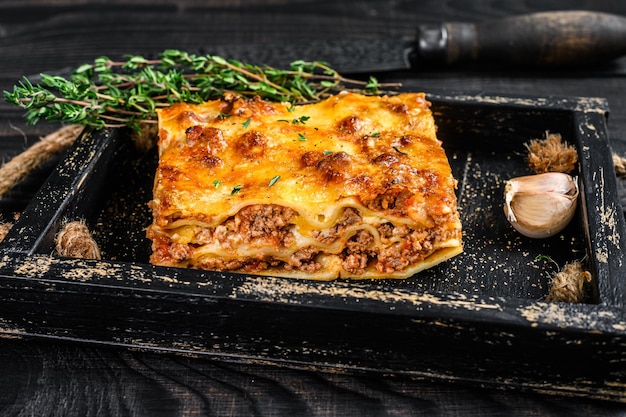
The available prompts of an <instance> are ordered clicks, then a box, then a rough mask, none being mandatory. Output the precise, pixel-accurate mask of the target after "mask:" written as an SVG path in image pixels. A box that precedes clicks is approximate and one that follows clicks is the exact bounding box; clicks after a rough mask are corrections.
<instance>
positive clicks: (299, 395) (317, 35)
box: [0, 0, 626, 416]
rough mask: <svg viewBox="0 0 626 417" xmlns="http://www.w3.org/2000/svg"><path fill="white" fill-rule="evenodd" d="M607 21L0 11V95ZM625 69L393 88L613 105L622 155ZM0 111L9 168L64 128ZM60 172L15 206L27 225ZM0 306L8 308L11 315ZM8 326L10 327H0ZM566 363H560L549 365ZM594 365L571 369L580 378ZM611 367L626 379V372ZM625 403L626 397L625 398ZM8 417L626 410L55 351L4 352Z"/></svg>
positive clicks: (503, 73) (621, 6) (590, 5)
mask: <svg viewBox="0 0 626 417" xmlns="http://www.w3.org/2000/svg"><path fill="white" fill-rule="evenodd" d="M563 9H581V10H598V11H604V12H611V13H616V14H620V15H626V3H624V2H622V1H548V0H543V1H473V2H467V1H420V2H412V1H341V2H340V1H304V0H303V1H289V2H287V1H272V0H268V1H261V0H256V1H247V2H246V1H237V2H234V1H233V2H228V1H218V0H215V1H187V2H176V1H166V0H162V1H140V0H136V1H121V0H119V1H74V2H72V1H43V0H40V1H3V2H0V89H2V90H5V89H10V88H11V87H12V86H13V84H15V82H16V81H17V80H19V78H20V77H21V76H23V75H33V74H37V73H39V72H42V71H43V72H50V71H56V70H63V69H67V68H71V67H74V66H77V65H79V64H81V63H84V62H89V61H91V60H92V59H93V58H95V57H97V56H100V55H108V56H110V57H112V58H117V57H120V56H122V55H124V54H137V53H140V54H151V53H155V52H158V51H160V50H162V49H165V48H178V49H198V48H200V49H202V48H209V47H210V46H211V45H219V46H220V47H221V48H227V47H228V46H229V45H238V44H242V43H257V44H267V45H268V47H271V45H272V44H275V43H285V42H290V43H292V44H293V45H298V43H299V42H308V41H311V40H316V39H330V40H333V39H343V38H371V39H376V38H378V37H384V36H390V35H393V36H412V35H413V34H414V32H415V28H416V26H417V25H418V24H420V23H434V22H439V21H442V20H448V21H479V20H484V19H490V18H498V17H503V16H509V15H517V14H522V13H529V12H536V11H550V10H563ZM625 67H626V65H625V64H624V60H620V61H619V62H617V63H614V64H612V65H608V66H603V67H601V68H592V69H577V68H572V69H565V70H559V71H554V70H552V71H537V70H528V69H522V68H512V69H511V68H509V69H485V68H482V67H476V66H471V67H461V68H451V69H422V70H417V71H412V72H399V73H394V74H385V75H383V78H390V79H399V80H402V81H403V82H404V84H405V85H406V86H407V87H409V88H411V89H415V90H422V91H444V92H447V93H450V94H453V93H455V92H464V93H469V94H478V93H489V94H498V93H501V94H508V95H511V94H512V95H515V94H523V95H542V96H551V95H555V96H592V97H604V98H606V99H607V100H608V103H609V106H610V116H609V123H608V129H609V137H610V141H611V146H612V148H613V151H614V152H615V153H616V154H618V155H626V134H625V133H624V132H626V82H625V79H624V74H625V71H624V68H625ZM21 116H22V113H21V111H20V110H19V109H16V108H13V107H11V106H9V105H8V104H6V103H0V136H1V138H0V155H1V156H2V158H3V160H6V159H8V158H9V157H10V156H12V155H14V154H16V153H17V152H19V151H21V150H23V149H24V148H25V147H26V146H27V145H28V144H31V143H34V142H35V141H36V140H37V139H38V138H39V137H40V136H42V135H44V134H46V133H49V132H51V131H53V130H55V129H56V128H57V127H58V126H56V125H53V124H49V123H40V124H38V125H35V126H27V125H25V123H24V121H23V120H22V117H21ZM53 166H54V163H50V164H48V165H47V166H46V167H44V168H42V169H41V170H39V171H38V172H36V173H35V174H33V175H32V176H31V177H30V178H28V179H27V180H26V181H25V182H24V183H23V184H21V185H19V186H18V187H16V189H15V190H14V191H13V192H12V193H11V195H10V197H9V198H8V199H7V198H5V199H4V200H0V208H1V209H2V212H3V214H4V215H5V216H6V215H7V213H12V212H19V211H20V210H22V209H23V207H24V206H25V204H26V203H27V202H28V201H29V198H30V197H31V196H32V194H33V193H34V192H35V191H36V190H37V188H38V186H39V185H40V184H41V181H43V179H44V178H45V176H46V174H47V173H48V172H49V171H50V170H51V169H52V167H53ZM1 297H2V296H1V295H0V308H2V307H1V306H2V301H1ZM0 325H1V323H0ZM553 354H554V355H558V354H559V353H558V352H553ZM581 360H585V358H572V366H576V362H577V361H581ZM616 366H624V364H623V363H618V364H616ZM625 395H626V394H625ZM0 413H1V414H2V415H16V416H17V415H33V416H39V415H76V416H89V415H115V416H118V415H119V416H122V415H129V416H135V415H137V416H139V415H141V416H144V415H145V416H160V415H164V416H165V415H168V416H169V415H171V416H174V415H216V416H223V415H242V416H248V415H259V416H283V415H284V416H299V415H320V416H385V415H389V416H401V415H402V416H405V415H424V416H433V415H464V416H510V415H521V416H557V415H558V416H560V415H563V416H621V415H626V405H623V404H621V405H620V404H615V403H608V402H600V401H594V400H588V399H583V398H571V397H558V396H549V395H542V394H539V393H530V392H525V391H518V390H514V389H511V388H508V389H496V388H493V387H489V388H487V387H479V386H468V385H464V384H462V383H450V382H442V381H427V380H422V379H412V378H408V377H399V376H394V375H378V374H350V373H343V374H342V373H335V372H330V371H316V370H294V369H290V368H286V367H279V366H275V365H268V364H250V363H233V362H222V361H217V360H213V359H210V358H202V357H192V356H187V355H175V354H163V353H158V352H143V351H136V350H126V349H113V348H102V347H94V346H86V345H83V344H78V343H77V344H72V343H61V342H54V341H41V340H26V339H11V338H3V339H1V340H0Z"/></svg>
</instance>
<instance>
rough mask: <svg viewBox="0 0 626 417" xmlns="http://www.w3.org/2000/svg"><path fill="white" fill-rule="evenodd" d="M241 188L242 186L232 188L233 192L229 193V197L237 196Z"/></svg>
mask: <svg viewBox="0 0 626 417" xmlns="http://www.w3.org/2000/svg"><path fill="white" fill-rule="evenodd" d="M242 188H243V185H240V184H237V185H235V186H234V187H233V190H232V191H231V192H230V195H233V194H237V193H238V192H239V191H241V189H242Z"/></svg>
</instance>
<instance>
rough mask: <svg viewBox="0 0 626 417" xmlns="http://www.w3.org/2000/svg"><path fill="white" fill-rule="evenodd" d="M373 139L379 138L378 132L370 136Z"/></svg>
mask: <svg viewBox="0 0 626 417" xmlns="http://www.w3.org/2000/svg"><path fill="white" fill-rule="evenodd" d="M370 136H371V137H373V138H378V137H380V132H372V134H371V135H370Z"/></svg>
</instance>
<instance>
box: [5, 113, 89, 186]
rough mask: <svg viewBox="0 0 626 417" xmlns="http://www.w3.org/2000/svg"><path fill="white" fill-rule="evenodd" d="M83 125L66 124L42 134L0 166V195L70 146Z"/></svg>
mask: <svg viewBox="0 0 626 417" xmlns="http://www.w3.org/2000/svg"><path fill="white" fill-rule="evenodd" d="M82 130H83V126H80V125H68V126H64V127H62V128H61V129H59V130H57V131H55V132H52V133H50V134H49V135H46V136H44V137H43V138H41V140H39V141H38V142H36V143H35V144H34V145H32V146H31V147H29V148H28V149H26V150H25V151H24V152H22V153H20V154H18V155H16V156H14V157H13V158H12V159H11V160H10V161H8V162H7V163H5V164H4V165H2V166H1V167H0V197H1V196H3V195H4V194H5V193H6V192H7V191H9V190H10V189H11V188H13V187H14V186H15V185H16V184H17V183H19V182H20V181H22V180H23V179H24V178H25V177H26V176H27V175H28V174H29V173H30V172H32V171H34V170H35V169H37V168H38V167H40V166H41V165H43V164H44V163H46V162H47V161H49V160H50V159H52V157H53V156H54V155H56V154H57V153H58V152H61V151H63V150H65V149H67V148H69V147H70V145H71V144H72V143H74V141H75V140H76V137H77V136H78V135H79V134H80V132H82Z"/></svg>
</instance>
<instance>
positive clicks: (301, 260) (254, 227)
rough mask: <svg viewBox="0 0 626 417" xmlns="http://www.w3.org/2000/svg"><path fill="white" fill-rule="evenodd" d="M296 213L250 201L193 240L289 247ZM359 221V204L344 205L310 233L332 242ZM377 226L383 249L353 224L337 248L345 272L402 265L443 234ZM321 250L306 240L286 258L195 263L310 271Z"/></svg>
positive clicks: (248, 269) (178, 249)
mask: <svg viewBox="0 0 626 417" xmlns="http://www.w3.org/2000/svg"><path fill="white" fill-rule="evenodd" d="M297 215H298V214H297V212H295V211H294V210H292V209H290V208H287V207H282V206H279V205H272V204H267V205H252V206H248V207H245V208H243V209H242V210H240V211H239V213H237V214H236V215H235V216H233V217H231V218H230V219H228V220H227V221H225V222H224V223H223V224H222V225H220V226H218V227H216V228H215V229H214V230H212V231H211V232H207V230H206V229H202V231H201V232H198V234H196V238H195V243H196V244H198V245H200V244H204V243H207V242H209V241H211V240H212V241H217V242H219V243H220V244H221V245H222V247H224V248H227V249H228V248H232V249H233V250H234V249H235V248H236V247H237V245H238V244H241V243H246V244H269V245H275V246H282V247H288V246H289V245H290V244H292V243H293V240H294V236H293V234H292V232H291V230H292V229H293V222H292V220H293V218H294V217H295V216H297ZM362 222H363V220H362V216H361V213H360V212H359V210H357V209H355V208H352V207H348V208H346V209H345V210H344V211H343V213H342V215H341V216H340V218H339V219H338V221H337V223H336V224H335V226H333V227H332V228H330V229H328V230H324V231H316V232H314V233H313V236H314V237H315V239H316V240H318V241H319V242H322V243H324V244H332V243H333V242H335V241H337V239H340V238H341V237H342V236H344V234H345V232H346V230H347V228H349V227H351V226H355V225H359V224H361V223H362ZM377 232H378V235H379V237H380V240H381V242H382V243H383V245H384V246H385V247H384V248H382V249H381V248H379V247H377V246H376V237H375V236H373V235H372V233H371V232H370V231H368V230H363V229H361V230H357V231H356V233H354V234H353V235H352V236H351V237H349V238H348V240H347V241H346V243H345V246H344V248H343V249H342V250H341V252H340V253H339V254H338V256H339V257H340V258H341V261H342V266H343V268H344V269H345V270H346V271H347V272H349V273H350V274H354V275H359V274H362V273H364V272H365V270H366V269H367V268H371V267H374V268H376V270H377V271H378V272H381V273H385V272H387V273H390V272H394V271H400V270H403V269H405V268H407V267H408V266H409V265H411V264H414V263H416V262H419V261H421V260H422V259H424V258H425V257H427V256H428V255H429V254H430V253H432V251H433V245H434V243H435V242H436V241H437V240H440V239H442V237H443V236H441V235H440V232H438V231H437V229H434V230H413V229H411V228H409V227H407V226H404V225H401V226H395V225H394V224H392V223H384V224H381V225H379V226H378V227H377ZM396 240H399V241H396ZM170 248H171V250H173V251H174V252H177V253H176V254H172V255H174V256H173V257H175V258H180V257H185V256H186V255H187V254H188V249H186V248H184V247H179V246H178V245H172V246H170ZM320 252H322V249H320V248H318V247H316V246H308V247H304V248H302V249H299V250H298V251H296V252H294V253H293V254H292V255H291V256H290V257H289V258H288V259H287V260H284V259H282V260H279V259H274V258H272V257H268V256H263V255H260V256H259V257H255V258H241V259H221V258H212V257H207V258H204V259H202V260H201V261H200V262H199V264H198V265H195V266H196V267H198V268H201V269H214V270H238V271H243V272H250V273H255V272H261V271H265V270H267V269H270V268H273V267H279V268H282V269H285V270H288V271H294V270H298V271H303V272H309V273H312V272H316V271H318V270H319V269H320V268H321V265H320V263H319V262H317V256H318V254H319V253H320Z"/></svg>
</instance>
